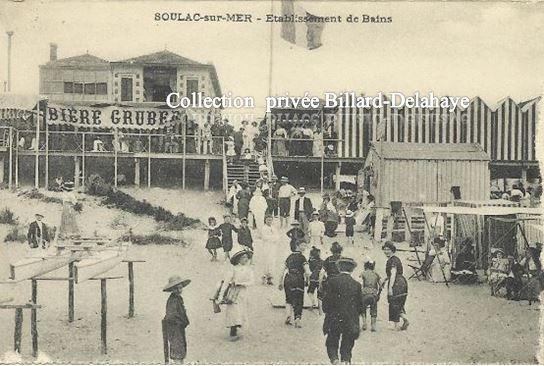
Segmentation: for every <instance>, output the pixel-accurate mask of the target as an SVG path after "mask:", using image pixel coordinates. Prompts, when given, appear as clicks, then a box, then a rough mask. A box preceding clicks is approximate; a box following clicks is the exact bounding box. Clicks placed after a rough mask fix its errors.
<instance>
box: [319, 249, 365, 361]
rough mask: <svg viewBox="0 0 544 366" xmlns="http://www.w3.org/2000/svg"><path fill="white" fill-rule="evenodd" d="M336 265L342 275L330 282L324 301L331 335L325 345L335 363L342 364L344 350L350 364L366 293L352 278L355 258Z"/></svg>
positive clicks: (326, 327) (326, 326)
mask: <svg viewBox="0 0 544 366" xmlns="http://www.w3.org/2000/svg"><path fill="white" fill-rule="evenodd" d="M336 265H337V266H338V270H339V272H340V273H339V274H338V275H336V276H332V277H330V278H328V279H327V291H326V292H325V296H324V298H323V311H324V312H325V320H324V322H323V333H324V334H325V335H326V336H327V340H326V341H325V345H326V347H327V355H328V356H329V359H330V361H331V363H332V364H337V363H338V350H340V361H341V362H342V363H345V364H350V363H351V354H352V349H353V346H354V345H355V341H356V340H357V338H359V333H360V328H359V316H360V315H361V314H362V313H363V292H362V288H361V284H360V283H359V282H357V281H356V280H354V279H353V278H352V277H351V273H352V272H353V270H354V269H355V267H356V266H357V263H356V262H355V261H354V260H353V259H351V258H340V259H339V260H338V261H337V262H336Z"/></svg>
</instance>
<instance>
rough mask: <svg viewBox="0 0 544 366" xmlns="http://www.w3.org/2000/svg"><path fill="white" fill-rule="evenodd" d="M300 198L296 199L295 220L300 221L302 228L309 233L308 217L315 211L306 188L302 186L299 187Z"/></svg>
mask: <svg viewBox="0 0 544 366" xmlns="http://www.w3.org/2000/svg"><path fill="white" fill-rule="evenodd" d="M298 196H299V198H298V199H297V200H296V201H295V220H297V221H299V222H300V228H301V229H302V230H303V231H304V233H305V234H307V233H308V219H309V218H310V217H311V216H312V212H314V206H313V205H312V201H311V200H310V199H309V198H308V197H306V189H305V188H304V187H300V188H299V189H298Z"/></svg>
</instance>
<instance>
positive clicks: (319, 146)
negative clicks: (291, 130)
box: [312, 129, 323, 157]
mask: <svg viewBox="0 0 544 366" xmlns="http://www.w3.org/2000/svg"><path fill="white" fill-rule="evenodd" d="M313 138H314V144H313V151H312V152H313V156H317V157H321V156H323V132H321V130H319V129H318V130H316V131H315V132H314V136H313Z"/></svg>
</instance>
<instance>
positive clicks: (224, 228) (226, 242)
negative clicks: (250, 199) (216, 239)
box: [219, 214, 238, 261]
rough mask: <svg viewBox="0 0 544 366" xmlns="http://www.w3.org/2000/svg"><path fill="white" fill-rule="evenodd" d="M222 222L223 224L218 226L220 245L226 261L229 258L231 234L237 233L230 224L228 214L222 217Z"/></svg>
mask: <svg viewBox="0 0 544 366" xmlns="http://www.w3.org/2000/svg"><path fill="white" fill-rule="evenodd" d="M223 221H224V222H223V223H222V224H221V225H219V230H221V244H222V246H223V252H224V253H225V261H226V260H227V259H229V258H230V251H231V250H232V244H233V239H232V232H233V231H234V232H238V229H237V228H236V226H234V225H233V224H232V223H231V217H230V215H229V214H225V215H223Z"/></svg>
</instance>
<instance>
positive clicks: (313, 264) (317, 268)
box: [308, 257, 323, 297]
mask: <svg viewBox="0 0 544 366" xmlns="http://www.w3.org/2000/svg"><path fill="white" fill-rule="evenodd" d="M308 266H309V267H310V284H309V285H308V293H309V294H313V293H314V292H315V290H316V289H317V288H318V287H319V272H321V269H322V268H323V260H322V259H321V258H316V257H310V259H309V260H308ZM317 295H318V297H320V295H321V294H320V293H319V291H318V293H317Z"/></svg>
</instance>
